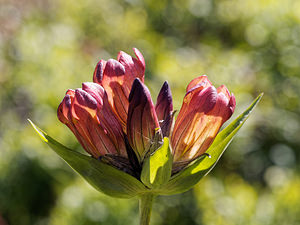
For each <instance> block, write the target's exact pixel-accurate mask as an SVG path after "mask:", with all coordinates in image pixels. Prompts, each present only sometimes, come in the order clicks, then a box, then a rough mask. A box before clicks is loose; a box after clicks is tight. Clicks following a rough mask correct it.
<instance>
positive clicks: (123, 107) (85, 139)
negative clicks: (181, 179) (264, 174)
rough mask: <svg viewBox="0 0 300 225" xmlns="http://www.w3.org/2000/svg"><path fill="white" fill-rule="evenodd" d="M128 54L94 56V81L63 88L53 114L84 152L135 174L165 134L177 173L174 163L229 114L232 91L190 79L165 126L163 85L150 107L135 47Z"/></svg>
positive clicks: (167, 100)
mask: <svg viewBox="0 0 300 225" xmlns="http://www.w3.org/2000/svg"><path fill="white" fill-rule="evenodd" d="M134 52H135V54H136V56H137V58H133V57H131V56H129V55H128V54H126V53H124V52H120V53H119V55H118V58H117V60H114V59H109V60H108V61H107V62H106V61H104V60H100V61H99V62H98V64H97V66H96V68H95V72H94V76H93V80H94V83H91V82H87V83H83V84H82V88H78V89H76V90H75V91H74V90H68V91H67V93H66V95H65V97H64V99H63V101H62V103H61V104H60V105H59V107H58V118H59V119H60V121H61V122H63V123H64V124H66V125H67V126H68V127H69V128H70V129H71V131H72V132H73V133H74V135H75V136H76V137H77V139H78V141H79V142H80V143H81V145H82V146H83V148H84V149H85V150H86V151H87V152H88V153H89V154H90V155H92V156H93V157H95V158H101V157H105V158H106V159H107V158H108V157H109V160H108V161H109V163H111V164H112V165H114V166H117V167H118V168H119V169H122V170H124V171H127V172H129V173H130V174H135V175H138V173H139V172H140V171H139V167H141V166H142V164H143V161H144V159H145V157H147V156H148V155H149V154H151V153H153V152H155V150H156V149H158V148H159V147H160V146H161V145H162V141H163V137H170V140H171V143H170V144H171V150H172V154H173V161H174V166H173V172H176V171H177V172H178V167H179V168H180V169H182V168H183V167H184V166H186V165H187V164H188V163H189V162H191V161H193V160H194V159H196V158H197V157H199V156H201V155H203V153H205V151H206V149H208V147H209V146H210V145H211V143H212V142H213V140H214V138H215V136H216V135H217V133H218V131H219V129H220V128H221V126H222V124H223V123H224V122H225V121H227V120H228V119H229V118H230V117H231V115H232V113H233V112H234V109H235V98H234V95H231V94H230V93H229V91H228V89H227V88H226V87H225V86H224V85H222V86H220V87H219V88H217V89H216V88H215V87H214V86H212V84H211V82H210V81H209V80H208V78H207V77H206V76H200V77H198V78H195V79H194V80H192V81H191V82H190V84H189V85H188V87H187V90H186V95H185V97H184V100H183V104H182V107H181V109H180V111H179V114H178V117H177V119H176V121H175V125H174V129H173V130H171V125H172V121H173V103H172V95H171V91H170V88H169V85H168V83H167V82H165V83H164V84H163V86H162V88H161V91H160V93H159V95H158V97H157V103H156V105H154V103H153V101H152V99H151V95H150V92H149V90H148V88H147V87H146V86H145V84H144V83H143V81H144V72H145V61H144V58H143V56H142V54H141V53H140V52H139V51H138V50H137V49H134ZM107 156H108V157H107ZM135 159H137V160H136V161H135ZM120 161H121V162H122V163H120ZM135 169H137V170H138V171H134V170H135Z"/></svg>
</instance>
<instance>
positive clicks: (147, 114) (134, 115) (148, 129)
mask: <svg viewBox="0 0 300 225" xmlns="http://www.w3.org/2000/svg"><path fill="white" fill-rule="evenodd" d="M157 131H159V123H158V119H157V115H156V112H155V108H154V105H153V102H152V99H151V96H150V92H149V90H148V89H147V87H146V86H145V85H144V84H143V83H142V82H141V81H140V80H139V79H136V80H135V81H134V83H133V85H132V89H131V92H130V96H129V109H128V119H127V136H128V141H129V144H130V145H131V147H132V148H133V150H134V151H135V153H136V155H137V158H138V159H139V161H140V162H141V161H142V160H143V158H144V156H145V155H146V153H148V151H149V150H150V148H151V145H152V144H153V142H155V140H154V139H155V136H156V134H157Z"/></svg>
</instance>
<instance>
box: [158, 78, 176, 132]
mask: <svg viewBox="0 0 300 225" xmlns="http://www.w3.org/2000/svg"><path fill="white" fill-rule="evenodd" d="M155 111H156V114H157V118H158V120H159V124H160V127H161V130H162V134H163V136H164V137H168V136H169V135H170V130H171V126H172V122H173V100H172V94H171V89H170V87H169V84H168V82H167V81H166V82H165V83H164V84H163V86H162V88H161V90H160V92H159V94H158V97H157V101H156V105H155Z"/></svg>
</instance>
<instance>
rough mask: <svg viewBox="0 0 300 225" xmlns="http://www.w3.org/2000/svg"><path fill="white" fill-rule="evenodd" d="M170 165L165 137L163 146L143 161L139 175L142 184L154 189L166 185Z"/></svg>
mask: <svg viewBox="0 0 300 225" xmlns="http://www.w3.org/2000/svg"><path fill="white" fill-rule="evenodd" d="M172 163H173V162H172V155H171V151H170V148H169V139H168V138H167V137H165V138H164V143H163V145H162V146H161V147H160V148H159V149H157V150H156V151H155V152H154V153H153V154H152V155H150V156H149V157H148V158H147V159H145V161H144V164H143V169H142V173H141V180H142V182H143V183H144V184H145V185H146V186H147V187H149V188H154V189H155V188H159V187H160V186H161V185H163V184H165V183H167V182H168V181H169V179H170V177H171V172H172Z"/></svg>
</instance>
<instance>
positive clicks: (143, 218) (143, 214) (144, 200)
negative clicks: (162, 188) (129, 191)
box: [139, 193, 154, 225]
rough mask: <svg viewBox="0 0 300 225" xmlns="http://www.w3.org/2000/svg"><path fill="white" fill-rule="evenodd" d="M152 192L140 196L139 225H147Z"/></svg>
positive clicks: (152, 196)
mask: <svg viewBox="0 0 300 225" xmlns="http://www.w3.org/2000/svg"><path fill="white" fill-rule="evenodd" d="M153 198H154V195H153V194H149V193H147V194H144V195H142V196H141V197H140V201H139V206H140V225H149V224H150V217H151V210H152V203H153Z"/></svg>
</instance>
